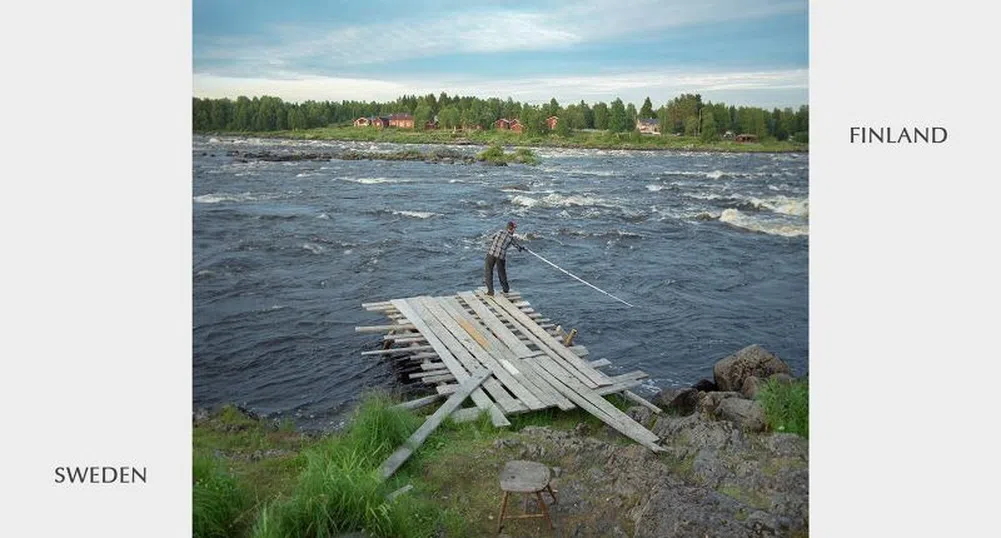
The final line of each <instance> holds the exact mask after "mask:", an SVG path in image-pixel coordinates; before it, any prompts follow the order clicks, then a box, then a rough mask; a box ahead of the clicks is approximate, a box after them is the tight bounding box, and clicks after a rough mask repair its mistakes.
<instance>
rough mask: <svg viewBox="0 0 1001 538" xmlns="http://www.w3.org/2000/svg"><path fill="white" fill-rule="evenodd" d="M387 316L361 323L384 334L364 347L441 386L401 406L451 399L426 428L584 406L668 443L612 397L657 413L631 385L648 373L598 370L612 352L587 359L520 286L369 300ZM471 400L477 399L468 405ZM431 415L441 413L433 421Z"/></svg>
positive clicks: (638, 437)
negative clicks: (483, 416) (376, 344)
mask: <svg viewBox="0 0 1001 538" xmlns="http://www.w3.org/2000/svg"><path fill="white" fill-rule="evenodd" d="M362 306H363V307H364V308H365V309H366V310H368V311H370V312H376V313H380V314H382V315H384V316H386V318H388V320H389V322H388V323H383V324H379V325H371V326H365V327H356V328H355V330H356V331H357V332H360V333H369V334H376V333H382V334H383V336H382V338H381V346H380V349H376V350H371V351H363V352H362V353H361V354H362V355H363V356H365V357H366V359H365V360H380V359H381V360H391V361H399V363H400V364H401V365H407V366H406V370H405V371H407V372H410V373H409V377H410V378H411V379H414V380H415V382H419V383H425V384H427V385H428V386H429V387H432V388H433V389H434V391H435V392H436V394H434V395H432V396H428V397H424V398H419V399H417V400H414V401H413V402H405V403H403V404H400V405H401V406H402V407H408V408H417V407H420V406H423V405H428V404H430V403H433V402H435V401H436V400H438V399H440V398H445V397H447V400H446V402H445V404H444V405H442V407H441V408H439V410H438V412H436V413H435V414H434V415H432V417H431V418H429V419H428V422H426V423H425V426H426V427H427V428H425V427H424V426H422V430H421V431H420V433H422V434H423V435H425V436H426V434H427V433H430V431H431V430H433V429H434V428H435V427H437V425H438V424H439V423H440V422H441V421H442V420H443V419H444V417H445V416H446V415H451V416H452V417H453V418H454V419H456V420H468V419H470V418H475V417H476V416H478V415H479V414H480V413H481V412H485V413H487V414H488V415H489V416H490V419H491V421H492V422H493V424H494V425H495V426H498V427H503V426H508V425H510V421H509V420H508V419H507V416H509V415H512V414H516V413H525V412H529V411H536V410H540V409H547V408H551V407H555V408H558V409H561V410H570V409H573V408H574V407H580V408H581V409H584V410H586V411H588V412H589V413H591V414H593V415H594V416H596V417H598V418H599V419H600V420H601V421H602V422H604V423H605V424H608V425H609V426H611V427H612V428H614V429H616V430H617V431H619V432H621V433H622V434H623V435H625V436H626V437H629V438H630V439H633V440H634V441H636V442H637V443H640V444H641V445H643V446H646V447H647V448H649V449H651V450H654V451H662V450H664V449H663V448H662V447H660V446H659V445H658V442H659V439H658V438H657V436H656V435H654V434H653V433H652V432H650V431H649V430H647V429H646V428H644V427H643V426H642V425H640V424H639V423H637V422H636V421H634V420H632V419H631V418H630V417H629V416H628V415H626V414H625V413H623V412H622V411H619V409H618V408H616V407H615V406H613V405H612V404H611V403H610V402H608V401H607V400H606V399H605V398H604V396H606V395H608V394H616V393H618V394H622V395H623V396H624V397H626V398H628V399H629V400H631V401H633V402H636V403H638V404H640V405H643V406H646V407H648V408H649V409H651V410H653V411H654V412H659V409H658V408H657V407H656V406H655V405H653V404H651V403H650V402H648V401H646V400H644V399H643V398H641V397H640V396H638V395H636V394H635V393H633V392H631V391H630V389H632V388H634V387H636V386H637V385H639V384H640V383H641V382H642V381H643V379H644V378H646V377H647V375H646V374H645V373H644V372H642V371H634V372H629V373H626V374H622V375H617V376H609V375H606V374H605V373H604V372H602V371H600V370H599V369H598V368H602V367H605V366H608V365H610V364H611V362H610V361H608V360H606V359H601V360H597V361H588V360H586V359H584V358H582V357H583V356H586V355H587V349H586V348H584V347H583V346H580V345H570V346H567V345H564V338H565V335H564V334H563V331H562V329H560V328H559V327H558V326H556V325H555V324H553V323H552V322H551V320H549V319H548V318H545V317H543V316H542V314H540V313H538V312H536V311H535V309H534V308H532V307H531V305H530V304H529V303H528V301H525V300H524V299H523V298H522V297H521V295H520V294H518V293H511V294H507V295H506V296H504V295H496V296H488V295H486V294H485V293H484V290H483V289H482V288H481V289H480V290H476V291H465V292H460V293H457V294H455V295H451V296H442V297H430V296H418V297H408V298H405V299H392V300H389V301H381V302H373V303H363V304H362ZM466 398H469V399H470V400H472V403H473V405H474V407H471V408H462V407H461V404H462V402H463V401H464V400H466ZM432 419H434V420H433V421H432ZM422 440H423V439H412V440H411V441H408V443H407V444H406V445H405V446H404V447H401V448H400V451H398V454H396V458H391V460H392V461H387V467H386V468H384V475H385V476H389V475H390V474H392V473H393V472H394V471H395V470H396V468H397V467H399V465H402V463H403V461H405V460H406V457H408V456H409V453H410V452H412V451H413V450H414V449H416V447H417V446H418V445H419V444H420V442H421V441H422Z"/></svg>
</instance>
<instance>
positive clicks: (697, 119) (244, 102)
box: [192, 92, 809, 143]
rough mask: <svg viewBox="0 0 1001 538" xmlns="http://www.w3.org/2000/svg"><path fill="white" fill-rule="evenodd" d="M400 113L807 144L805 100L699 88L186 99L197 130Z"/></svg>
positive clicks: (456, 122) (463, 123)
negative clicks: (746, 102)
mask: <svg viewBox="0 0 1001 538" xmlns="http://www.w3.org/2000/svg"><path fill="white" fill-rule="evenodd" d="M399 113H406V114H411V115H413V116H414V126H415V128H416V129H418V130H422V129H424V126H425V124H427V122H429V121H431V120H436V121H437V122H438V123H437V127H438V128H443V129H458V128H470V127H473V126H479V127H481V128H483V129H492V128H493V123H494V122H495V121H496V120H497V119H500V118H506V119H515V118H516V119H518V120H519V121H520V122H521V124H522V126H523V128H524V132H525V133H526V134H529V135H544V134H550V129H549V124H548V123H547V122H546V118H548V117H550V116H556V117H558V118H559V121H558V122H557V123H556V126H555V128H554V129H552V134H557V135H569V134H570V133H572V132H573V131H578V130H599V131H608V132H611V133H622V132H629V131H633V130H635V129H636V120H637V119H638V118H649V119H656V120H657V124H658V126H659V130H660V133H662V134H677V135H684V136H694V137H698V138H700V139H701V140H703V141H713V140H719V139H720V138H723V137H726V136H730V135H739V134H750V135H754V136H756V137H758V138H759V139H763V140H764V139H774V140H779V141H784V140H789V141H793V142H799V143H808V142H809V139H808V136H809V135H808V133H809V106H808V105H802V106H800V107H799V108H797V109H795V110H794V109H793V108H791V107H787V108H782V109H779V108H774V109H772V110H767V109H764V108H759V107H751V106H734V105H727V104H726V103H722V102H717V103H713V102H710V101H703V99H702V96H701V95H700V94H687V93H686V94H682V95H679V96H677V97H675V98H673V99H671V100H669V101H667V102H666V103H663V104H662V105H660V106H659V107H657V108H654V105H653V102H652V101H651V100H650V98H649V97H647V98H646V99H645V100H644V101H643V104H642V105H641V106H640V108H639V109H637V108H636V105H634V104H633V103H628V104H627V103H623V101H622V99H620V98H616V99H615V100H613V101H612V102H611V103H605V102H597V103H593V104H588V103H585V102H584V101H583V100H582V101H580V102H579V103H573V104H569V105H566V106H563V105H561V104H560V103H559V102H557V100H556V99H555V98H553V99H550V101H549V102H548V103H545V104H529V103H520V102H518V101H514V100H513V99H511V98H510V97H508V98H507V99H504V100H502V99H500V98H497V97H490V98H488V99H482V98H479V97H471V96H459V95H452V96H450V95H448V94H447V93H445V92H441V93H440V94H439V95H438V96H437V97H436V96H435V95H434V94H430V93H429V94H427V95H424V96H416V95H405V96H401V97H399V98H397V99H396V100H395V101H390V102H383V103H380V102H376V101H371V102H363V101H340V102H335V101H305V102H301V103H293V102H286V101H283V100H282V99H280V98H278V97H271V96H262V97H253V98H249V97H246V96H240V97H237V98H236V100H232V99H229V98H222V99H209V98H198V97H195V98H193V103H192V114H193V117H192V121H193V129H194V131H196V132H268V131H298V130H306V129H314V128H320V127H333V126H348V125H351V123H352V122H353V121H354V120H355V119H357V118H360V117H371V116H384V115H389V114H399Z"/></svg>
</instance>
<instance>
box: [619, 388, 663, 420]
mask: <svg viewBox="0 0 1001 538" xmlns="http://www.w3.org/2000/svg"><path fill="white" fill-rule="evenodd" d="M622 395H623V396H625V397H626V399H628V400H631V401H633V402H636V403H638V404H640V405H642V406H643V407H646V408H647V409H649V410H651V411H653V412H654V413H658V414H659V413H660V412H661V409H660V408H659V407H657V406H656V405H654V404H652V403H650V402H648V401H646V400H645V399H644V398H643V397H642V396H640V395H639V394H636V393H635V392H633V391H630V390H624V391H622Z"/></svg>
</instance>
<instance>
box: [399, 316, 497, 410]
mask: <svg viewBox="0 0 1001 538" xmlns="http://www.w3.org/2000/svg"><path fill="white" fill-rule="evenodd" d="M393 304H395V305H396V307H397V308H399V309H400V312H403V313H405V314H407V317H408V318H409V319H411V320H412V322H413V324H414V325H415V326H416V327H417V330H419V331H421V333H422V334H424V336H425V337H427V339H428V342H430V343H431V347H433V348H434V349H435V351H437V352H438V356H439V357H440V358H441V361H442V362H444V363H445V365H446V366H448V370H449V371H450V372H452V375H454V376H455V379H456V380H458V381H460V382H462V381H465V380H466V379H467V378H468V377H469V373H467V372H466V369H465V368H463V366H462V364H461V363H459V361H458V360H457V359H456V358H455V357H453V356H452V354H451V353H450V352H449V351H448V347H447V346H445V344H443V343H442V342H441V341H440V340H438V339H437V338H436V337H435V336H434V333H432V332H431V329H430V327H428V324H427V323H425V322H424V320H423V319H421V316H420V315H419V314H418V312H417V310H416V309H414V308H413V307H412V306H411V305H410V303H408V302H407V301H406V300H405V299H394V300H393ZM470 398H471V399H472V400H473V403H475V404H476V407H479V408H480V409H484V410H486V411H487V412H489V413H490V419H491V420H492V421H493V424H494V426H498V427H501V426H510V425H511V422H509V421H508V420H507V418H506V417H505V416H504V413H502V412H501V410H500V409H499V408H498V407H497V406H496V405H495V404H494V403H493V402H492V401H490V398H489V397H488V396H487V395H486V394H485V393H484V392H483V390H481V389H479V388H477V389H476V390H474V391H473V392H472V394H471V395H470Z"/></svg>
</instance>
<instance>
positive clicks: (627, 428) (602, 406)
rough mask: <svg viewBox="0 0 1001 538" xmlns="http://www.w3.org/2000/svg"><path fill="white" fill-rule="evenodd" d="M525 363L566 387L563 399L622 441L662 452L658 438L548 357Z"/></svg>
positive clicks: (540, 357)
mask: <svg viewBox="0 0 1001 538" xmlns="http://www.w3.org/2000/svg"><path fill="white" fill-rule="evenodd" d="M528 361H529V363H530V364H533V365H538V366H539V367H540V368H541V369H544V370H545V371H547V372H548V373H549V374H550V375H552V376H553V377H554V378H556V379H557V380H558V381H559V382H560V383H562V384H563V386H564V387H566V389H567V390H566V392H564V395H565V396H566V397H567V398H569V399H570V400H571V401H573V402H574V403H575V404H577V405H579V406H581V408H583V409H585V410H587V411H588V412H590V413H591V414H593V415H594V416H596V417H598V418H599V419H601V421H602V422H604V423H606V424H608V425H609V426H612V427H613V428H615V429H616V430H618V431H619V432H621V433H622V434H623V435H625V436H626V437H629V438H630V439H632V440H634V441H636V442H638V443H640V444H642V445H643V446H646V447H647V448H650V449H651V450H654V451H655V452H656V451H661V450H663V449H662V448H661V447H659V446H657V441H659V438H658V437H657V436H656V435H655V434H654V433H653V432H651V431H649V430H647V429H646V428H644V427H643V426H642V425H641V424H639V423H638V422H636V421H635V420H633V419H632V418H630V417H629V416H628V415H626V414H625V413H623V412H622V411H619V410H618V408H616V407H615V406H614V405H612V404H611V403H609V402H608V400H605V399H604V398H602V397H601V396H599V395H598V394H596V393H595V392H594V391H592V390H590V389H589V388H588V387H587V386H585V385H584V384H583V383H581V382H580V380H578V379H577V378H576V377H575V376H573V375H571V374H570V373H569V372H567V371H566V370H564V369H563V367H562V365H560V364H559V363H557V362H556V361H555V360H553V359H552V358H551V357H547V356H539V357H532V358H530V359H528Z"/></svg>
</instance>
